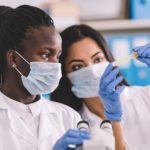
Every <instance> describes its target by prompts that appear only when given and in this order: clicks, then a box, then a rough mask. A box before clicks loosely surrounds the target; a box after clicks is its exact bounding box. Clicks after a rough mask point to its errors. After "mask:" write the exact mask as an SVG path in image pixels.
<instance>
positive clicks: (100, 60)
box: [94, 58, 103, 63]
mask: <svg viewBox="0 0 150 150" xmlns="http://www.w3.org/2000/svg"><path fill="white" fill-rule="evenodd" d="M97 60H98V62H96V61H97ZM102 61H103V59H102V58H96V59H94V63H100V62H102Z"/></svg>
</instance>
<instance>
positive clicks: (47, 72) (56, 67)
mask: <svg viewBox="0 0 150 150" xmlns="http://www.w3.org/2000/svg"><path fill="white" fill-rule="evenodd" d="M16 53H17V54H18V55H19V56H20V57H21V58H22V59H23V60H24V61H25V62H27V63H28V64H29V65H30V72H29V74H28V76H27V77H26V76H24V75H23V74H22V73H21V72H20V71H19V70H18V68H16V67H15V69H16V70H17V71H18V72H19V74H20V75H21V80H22V83H23V85H24V87H25V88H26V89H27V91H28V92H29V93H30V94H31V95H39V94H49V93H51V92H53V91H54V90H55V89H56V88H57V86H58V84H59V80H60V78H61V76H62V74H61V64H60V63H49V62H30V63H29V62H28V61H27V60H26V59H25V58H24V57H23V56H22V55H21V54H19V53H18V52H16Z"/></svg>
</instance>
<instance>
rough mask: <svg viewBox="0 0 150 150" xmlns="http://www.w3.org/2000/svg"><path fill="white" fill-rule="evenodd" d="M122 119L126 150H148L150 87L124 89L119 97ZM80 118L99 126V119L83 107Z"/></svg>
mask: <svg viewBox="0 0 150 150" xmlns="http://www.w3.org/2000/svg"><path fill="white" fill-rule="evenodd" d="M120 99H121V103H122V111H123V117H122V121H121V125H122V129H123V134H124V139H125V143H126V144H127V149H128V150H149V149H150V86H145V87H140V86H130V87H126V88H125V90H124V91H123V92H122V94H121V95H120ZM80 113H81V116H82V118H83V119H84V120H88V121H89V122H90V124H91V125H93V126H94V125H98V126H99V125H100V123H101V121H102V120H101V119H99V118H98V117H97V116H96V115H95V114H93V113H92V112H90V111H89V110H88V108H87V107H86V106H85V105H84V106H83V108H82V110H81V112H80Z"/></svg>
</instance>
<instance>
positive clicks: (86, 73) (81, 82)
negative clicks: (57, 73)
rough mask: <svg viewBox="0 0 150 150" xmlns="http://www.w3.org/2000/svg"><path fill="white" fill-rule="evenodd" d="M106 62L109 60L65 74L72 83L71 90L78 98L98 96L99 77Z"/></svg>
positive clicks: (106, 64) (105, 66)
mask: <svg viewBox="0 0 150 150" xmlns="http://www.w3.org/2000/svg"><path fill="white" fill-rule="evenodd" d="M108 64H109V62H104V63H98V64H95V65H92V66H88V67H85V68H83V69H80V70H77V71H74V72H71V73H69V74H68V75H67V76H68V78H69V79H70V80H71V83H72V84H73V86H72V89H71V90H72V92H73V93H74V95H75V96H77V97H78V98H91V97H96V96H99V93H98V91H99V84H100V79H101V77H102V74H103V73H104V71H105V69H106V68H107V66H108Z"/></svg>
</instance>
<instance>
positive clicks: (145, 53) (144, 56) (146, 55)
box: [133, 43, 150, 67]
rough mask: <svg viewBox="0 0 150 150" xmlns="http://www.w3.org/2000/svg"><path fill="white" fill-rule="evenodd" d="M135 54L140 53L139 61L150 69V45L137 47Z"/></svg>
mask: <svg viewBox="0 0 150 150" xmlns="http://www.w3.org/2000/svg"><path fill="white" fill-rule="evenodd" d="M133 51H134V52H137V53H138V55H139V56H138V57H137V59H138V60H139V61H141V62H143V63H145V64H147V65H148V67H150V43H149V44H146V45H145V46H140V47H136V48H134V49H133Z"/></svg>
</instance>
